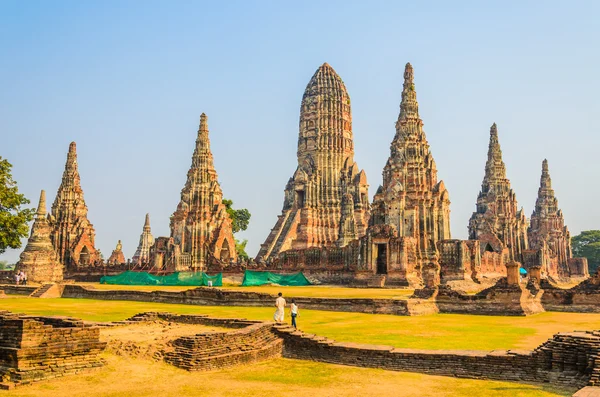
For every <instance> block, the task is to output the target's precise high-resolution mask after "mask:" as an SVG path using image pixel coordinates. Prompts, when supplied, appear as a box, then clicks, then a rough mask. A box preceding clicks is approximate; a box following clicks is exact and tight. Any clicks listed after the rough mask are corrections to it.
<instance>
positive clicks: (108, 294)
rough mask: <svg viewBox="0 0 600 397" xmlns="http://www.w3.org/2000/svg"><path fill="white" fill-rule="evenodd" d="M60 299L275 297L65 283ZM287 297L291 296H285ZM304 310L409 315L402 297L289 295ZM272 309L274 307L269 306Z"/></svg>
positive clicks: (256, 301) (210, 301)
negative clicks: (351, 297)
mask: <svg viewBox="0 0 600 397" xmlns="http://www.w3.org/2000/svg"><path fill="white" fill-rule="evenodd" d="M63 297H64V298H87V299H104V300H126V301H142V302H161V303H178V304H189V305H204V306H266V307H273V306H274V303H275V299H276V296H275V295H270V294H265V293H257V292H245V291H227V290H222V289H219V288H210V287H200V288H196V289H192V290H187V291H182V292H170V291H151V292H146V291H125V290H115V291H104V290H92V289H88V288H84V287H82V286H79V285H65V290H64V292H63ZM285 298H286V299H287V300H290V299H291V298H292V297H290V296H286V297H285ZM293 298H294V299H295V300H296V303H297V304H298V305H299V306H300V307H302V308H304V309H313V310H328V311H342V312H361V313H381V314H396V315H409V314H410V308H409V304H408V303H407V301H406V300H400V299H369V298H361V299H354V298H353V299H343V298H306V297H293ZM273 310H275V309H273Z"/></svg>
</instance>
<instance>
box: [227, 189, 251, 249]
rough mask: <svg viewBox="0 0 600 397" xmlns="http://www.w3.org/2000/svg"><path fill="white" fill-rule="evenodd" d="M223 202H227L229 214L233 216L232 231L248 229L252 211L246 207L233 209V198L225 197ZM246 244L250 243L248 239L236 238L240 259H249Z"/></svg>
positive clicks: (236, 247)
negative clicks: (240, 239)
mask: <svg viewBox="0 0 600 397" xmlns="http://www.w3.org/2000/svg"><path fill="white" fill-rule="evenodd" d="M223 204H225V208H226V209H227V214H228V215H229V217H230V218H231V229H232V232H233V233H237V232H239V231H242V230H246V229H248V225H249V224H250V217H251V216H252V215H251V214H250V211H248V210H247V209H246V208H242V209H239V210H235V209H233V201H232V200H227V199H223ZM246 244H248V240H243V241H239V240H238V239H237V238H236V239H235V251H236V253H237V256H238V258H240V259H244V260H247V259H248V254H247V253H246Z"/></svg>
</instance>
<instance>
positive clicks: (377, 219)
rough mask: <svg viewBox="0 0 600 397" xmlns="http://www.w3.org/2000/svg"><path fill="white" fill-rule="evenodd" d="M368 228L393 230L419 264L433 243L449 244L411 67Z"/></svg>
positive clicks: (430, 254)
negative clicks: (414, 244)
mask: <svg viewBox="0 0 600 397" xmlns="http://www.w3.org/2000/svg"><path fill="white" fill-rule="evenodd" d="M372 208H373V210H372V214H371V224H373V225H376V224H379V223H384V224H388V225H393V226H394V228H395V229H396V230H397V231H398V234H399V235H400V236H406V237H413V238H416V239H417V241H418V244H419V245H418V246H419V249H418V252H417V254H418V258H417V261H419V264H421V265H422V264H425V263H426V262H428V261H431V260H433V258H434V256H435V253H436V243H437V242H438V241H440V240H444V239H449V238H450V200H449V196H448V191H447V190H446V188H445V186H444V183H443V182H442V181H438V179H437V168H436V165H435V161H434V159H433V155H432V154H431V151H430V148H429V143H428V142H427V137H426V136H425V131H424V130H423V121H422V120H421V118H420V117H419V104H418V102H417V92H416V89H415V84H414V70H413V67H412V65H411V64H410V63H407V64H406V67H405V69H404V85H403V89H402V100H401V102H400V114H399V115H398V120H397V122H396V134H395V136H394V139H393V140H392V143H391V145H390V157H389V159H388V161H387V163H386V165H385V167H384V169H383V187H382V189H381V191H379V190H378V193H377V194H376V195H375V197H374V199H373V205H372Z"/></svg>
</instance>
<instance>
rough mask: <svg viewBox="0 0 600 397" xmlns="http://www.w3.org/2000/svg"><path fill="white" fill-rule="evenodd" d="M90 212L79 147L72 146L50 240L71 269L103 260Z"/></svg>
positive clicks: (56, 200) (60, 188)
mask: <svg viewBox="0 0 600 397" xmlns="http://www.w3.org/2000/svg"><path fill="white" fill-rule="evenodd" d="M87 212H88V209H87V206H86V205H85V200H84V199H83V189H81V181H80V177H79V170H78V167H77V146H76V144H75V142H71V144H70V145H69V153H68V154H67V163H66V164H65V171H64V173H63V177H62V183H61V184H60V187H59V188H58V192H57V193H56V199H55V200H54V204H52V214H51V216H50V223H51V225H52V233H51V235H50V238H51V239H52V244H53V245H54V248H55V249H56V252H57V253H58V257H59V260H60V262H61V263H62V264H63V265H64V266H65V267H67V269H69V268H77V267H85V266H89V265H92V264H94V263H95V262H97V261H99V260H100V255H99V253H98V251H97V250H96V247H95V245H94V238H95V235H96V232H95V230H94V226H93V225H92V224H91V223H90V221H89V220H88V218H87Z"/></svg>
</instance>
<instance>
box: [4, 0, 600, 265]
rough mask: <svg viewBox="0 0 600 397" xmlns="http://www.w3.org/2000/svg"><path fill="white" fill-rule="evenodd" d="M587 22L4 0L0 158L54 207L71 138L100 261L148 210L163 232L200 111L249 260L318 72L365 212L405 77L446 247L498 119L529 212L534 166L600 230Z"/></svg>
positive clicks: (545, 12) (495, 14)
mask: <svg viewBox="0 0 600 397" xmlns="http://www.w3.org/2000/svg"><path fill="white" fill-rule="evenodd" d="M599 21H600V6H599V5H598V2H595V1H589V2H584V1H569V2H567V1H498V2H480V1H472V2H460V1H452V2H446V1H439V2H417V1H410V2H396V1H390V2H375V1H369V2H366V1H361V2H351V1H327V2H318V1H314V2H313V1H301V2H275V1H272V2H268V1H255V2H251V1H227V2H225V1H224V2H216V1H215V2H206V3H202V2H199V1H195V2H190V1H173V2H167V1H164V2H156V1H95V2H94V1H53V2H50V1H38V2H35V1H7V0H5V1H2V2H0V131H1V134H2V141H1V142H2V144H1V146H0V156H2V157H5V158H7V159H8V160H9V161H10V162H11V163H12V164H13V165H14V168H13V176H14V177H15V179H16V180H17V182H18V184H19V187H20V189H21V191H22V192H23V193H25V194H26V196H27V197H29V198H30V199H31V200H32V202H33V204H34V205H35V204H37V198H38V196H39V190H40V189H46V191H47V195H48V205H50V204H51V203H52V201H53V200H54V196H55V193H56V190H57V188H58V186H59V184H60V181H61V175H62V171H63V167H64V163H65V159H66V153H67V149H68V145H69V142H71V141H76V142H77V147H78V154H79V170H80V174H81V183H82V186H83V189H84V192H85V199H86V202H87V205H88V208H89V219H90V221H91V222H92V223H93V224H94V226H95V228H96V244H97V246H98V247H99V248H100V249H101V250H102V252H103V253H104V255H105V257H108V255H110V253H111V251H112V249H114V246H115V244H116V242H117V240H118V239H121V240H122V241H123V249H124V251H125V255H126V256H127V257H131V256H132V255H133V253H134V251H135V249H136V246H137V243H138V239H139V235H140V233H141V231H142V226H143V222H144V215H145V213H146V212H149V213H150V214H151V223H152V232H153V234H154V236H164V235H168V234H169V227H168V225H169V216H170V215H171V214H172V213H173V211H174V210H175V208H176V206H177V203H178V202H179V194H180V190H181V188H182V187H183V185H184V182H185V178H186V173H187V170H188V168H189V166H190V163H191V155H192V151H193V148H194V141H195V138H196V131H197V127H198V120H199V116H200V114H201V113H202V112H206V114H207V115H208V118H209V126H210V133H211V135H210V137H211V141H212V150H213V154H214V157H215V164H216V168H217V172H218V173H219V179H220V182H221V186H222V188H223V192H224V194H225V196H226V197H228V198H231V199H233V201H234V202H235V205H236V206H237V207H246V208H248V209H249V210H250V211H251V213H252V222H251V225H250V228H249V230H248V231H246V232H244V233H241V234H240V236H239V237H241V238H247V239H249V245H248V247H249V254H250V255H252V256H253V255H255V254H256V252H257V251H258V247H259V244H260V243H262V242H263V241H264V239H265V238H266V236H267V234H268V232H269V230H270V228H271V227H272V226H273V225H274V224H275V221H276V217H277V215H278V214H279V213H280V211H281V207H282V204H283V189H284V187H285V184H286V182H287V180H288V178H289V177H290V176H292V174H293V172H294V170H295V168H296V142H297V134H298V116H299V107H300V101H301V98H302V94H303V92H304V88H305V87H306V84H307V83H308V81H309V79H310V77H311V76H312V74H313V73H314V71H315V70H316V69H317V67H318V66H319V65H321V64H322V63H323V62H328V63H329V64H331V65H332V66H333V67H334V68H335V70H336V71H337V72H338V73H339V74H340V76H341V77H342V79H343V80H344V82H345V83H346V87H347V88H348V91H349V93H350V96H351V98H352V112H353V120H354V123H353V127H354V139H355V150H356V154H355V159H356V161H357V162H358V165H359V167H360V168H364V169H365V170H366V173H367V178H368V181H369V184H370V186H371V187H370V192H369V194H370V196H371V197H372V196H373V194H374V193H375V191H376V189H377V186H378V185H379V184H380V183H381V171H382V168H383V166H384V164H385V162H386V160H387V157H388V156H389V144H390V142H391V140H392V138H393V136H394V132H395V130H394V123H395V121H396V119H397V117H398V106H399V104H400V93H401V87H402V72H403V69H404V65H405V63H406V62H411V63H412V64H413V66H414V68H415V84H416V89H417V96H418V100H419V104H420V111H421V116H422V118H423V120H424V122H425V131H426V133H427V138H428V140H429V143H430V145H431V150H432V153H433V155H434V158H435V160H436V162H437V166H438V171H439V177H440V178H441V179H443V180H444V181H445V183H446V186H447V188H448V190H449V193H450V199H451V201H452V204H451V210H452V212H451V224H452V234H453V237H455V238H466V237H467V224H468V219H469V217H470V215H471V213H472V212H473V210H474V209H475V200H476V197H477V193H478V191H479V189H480V186H481V180H482V178H483V171H484V164H485V160H486V152H487V144H488V137H489V127H490V126H491V124H492V123H493V122H496V123H498V129H499V135H500V143H501V145H502V150H503V154H504V160H505V162H506V165H507V173H508V177H509V178H510V179H511V182H512V186H513V188H514V189H515V191H516V194H517V199H518V201H519V205H521V206H523V207H524V208H525V212H526V214H527V216H528V217H529V215H531V212H532V210H533V206H534V203H535V198H536V195H537V189H538V185H539V178H540V173H541V163H542V160H543V159H544V158H548V160H549V164H550V173H551V176H552V180H553V185H554V187H555V189H556V193H557V197H558V199H559V205H560V207H561V208H562V209H563V211H564V214H565V219H566V221H567V224H568V226H569V228H570V229H571V232H572V233H573V234H577V233H579V232H580V231H581V230H588V229H598V228H600V207H599V206H598V197H599V196H600V184H599V183H598V182H597V180H598V178H597V175H598V170H599V163H600V161H599V160H598V148H599V146H600V138H599V136H600V128H599V127H598V126H599V125H600V123H599V121H598V120H597V117H598V116H599V115H600V99H599V98H600V95H599V93H600V79H599V78H598V73H599V71H600V69H599V66H598V65H599V64H600V22H599ZM594 118H595V119H594ZM18 253H19V252H18V251H10V252H7V253H5V254H4V255H2V256H0V260H3V259H5V260H9V261H16V260H17V259H18Z"/></svg>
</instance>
